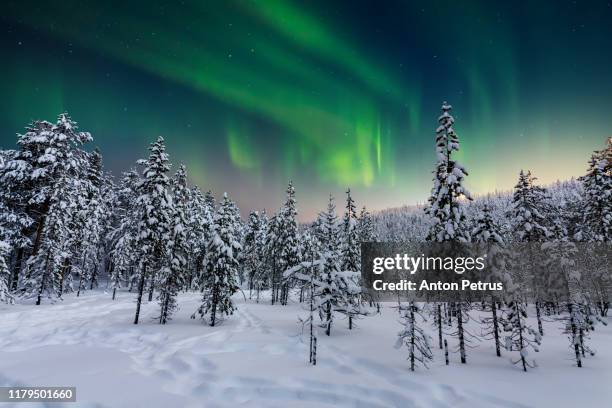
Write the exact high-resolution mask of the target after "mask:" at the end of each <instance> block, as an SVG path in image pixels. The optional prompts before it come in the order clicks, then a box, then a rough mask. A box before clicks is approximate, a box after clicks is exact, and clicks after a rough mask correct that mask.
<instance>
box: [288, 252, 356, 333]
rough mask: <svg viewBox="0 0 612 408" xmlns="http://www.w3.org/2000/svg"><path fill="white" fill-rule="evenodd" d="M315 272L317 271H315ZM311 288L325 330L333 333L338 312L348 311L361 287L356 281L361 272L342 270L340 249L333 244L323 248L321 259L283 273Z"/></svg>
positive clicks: (305, 261)
mask: <svg viewBox="0 0 612 408" xmlns="http://www.w3.org/2000/svg"><path fill="white" fill-rule="evenodd" d="M313 274H314V275H313ZM283 276H284V277H285V279H289V278H291V279H295V280H297V281H300V282H301V284H302V285H305V286H306V287H308V288H310V290H311V291H312V292H311V296H312V297H313V299H314V307H315V308H316V309H317V310H318V314H319V318H320V319H321V320H322V324H321V327H324V328H325V334H326V335H328V336H329V335H331V328H332V324H333V321H334V315H335V313H341V314H344V315H347V310H349V309H350V308H351V307H353V305H352V299H353V298H354V297H355V296H356V294H357V293H359V291H360V290H361V288H360V287H359V286H358V285H357V284H356V283H355V282H356V281H357V277H358V273H357V272H351V271H341V270H340V253H339V251H338V250H333V249H331V248H330V247H329V246H328V248H327V249H322V250H321V251H320V252H319V259H316V260H313V259H309V260H304V261H302V262H301V263H299V264H298V265H296V266H294V267H293V268H291V269H289V270H286V271H285V272H284V273H283Z"/></svg>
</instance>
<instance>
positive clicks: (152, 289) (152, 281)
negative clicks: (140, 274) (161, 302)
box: [149, 273, 155, 302]
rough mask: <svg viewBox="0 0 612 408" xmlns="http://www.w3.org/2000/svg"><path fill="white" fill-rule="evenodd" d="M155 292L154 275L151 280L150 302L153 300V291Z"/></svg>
mask: <svg viewBox="0 0 612 408" xmlns="http://www.w3.org/2000/svg"><path fill="white" fill-rule="evenodd" d="M154 290H155V276H154V274H153V273H152V274H151V278H150V279H149V302H151V301H152V300H153V291H154Z"/></svg>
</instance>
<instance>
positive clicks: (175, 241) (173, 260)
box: [157, 165, 189, 324]
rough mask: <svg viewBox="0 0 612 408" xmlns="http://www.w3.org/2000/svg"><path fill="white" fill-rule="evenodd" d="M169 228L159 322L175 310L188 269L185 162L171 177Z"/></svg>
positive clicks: (161, 281) (162, 276)
mask: <svg viewBox="0 0 612 408" xmlns="http://www.w3.org/2000/svg"><path fill="white" fill-rule="evenodd" d="M172 198H173V206H172V232H171V238H170V241H169V242H168V261H167V262H168V263H167V264H166V265H165V266H164V267H163V268H162V269H161V271H160V276H159V295H158V297H157V299H158V301H159V306H160V314H159V323H160V324H166V323H167V322H168V320H170V318H171V317H172V314H173V313H174V311H175V310H176V307H177V306H176V295H177V294H178V292H179V291H180V290H181V288H182V287H183V285H184V279H185V276H186V272H187V271H186V269H187V252H188V250H189V247H188V244H187V228H188V224H187V219H186V218H187V216H186V214H185V213H186V211H187V205H188V199H189V189H188V187H187V172H186V170H185V166H184V165H181V166H179V168H178V170H177V171H176V174H175V175H174V177H173V179H172Z"/></svg>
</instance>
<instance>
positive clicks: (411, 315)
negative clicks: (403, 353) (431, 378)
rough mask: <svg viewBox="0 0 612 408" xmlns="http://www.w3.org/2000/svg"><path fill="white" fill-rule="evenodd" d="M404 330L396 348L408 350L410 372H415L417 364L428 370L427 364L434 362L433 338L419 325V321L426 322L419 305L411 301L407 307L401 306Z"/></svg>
mask: <svg viewBox="0 0 612 408" xmlns="http://www.w3.org/2000/svg"><path fill="white" fill-rule="evenodd" d="M400 314H401V324H402V326H403V328H402V330H401V331H400V332H399V333H398V334H397V341H396V343H395V348H396V349H399V348H400V347H401V346H402V345H404V346H406V347H407V348H408V360H409V361H410V371H414V369H415V367H416V364H417V363H421V364H422V365H423V366H424V367H425V368H427V363H428V362H430V361H432V360H433V351H432V350H431V336H429V335H428V334H427V333H426V332H425V330H424V329H423V328H422V327H421V326H420V325H419V322H418V319H419V318H420V319H421V320H422V321H426V319H425V317H424V316H423V314H422V313H421V308H420V307H419V306H418V304H417V303H415V302H414V301H411V302H410V303H409V304H408V305H407V306H400Z"/></svg>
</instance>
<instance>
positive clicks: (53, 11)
mask: <svg viewBox="0 0 612 408" xmlns="http://www.w3.org/2000/svg"><path fill="white" fill-rule="evenodd" d="M611 17H612V6H611V5H610V2H607V1H601V2H598V1H589V2H571V1H540V2H503V3H499V4H498V3H495V2H489V1H469V2H451V1H436V2H430V1H418V2H417V1H411V2H396V1H386V2H375V1H369V2H366V1H334V2H330V1H309V2H297V1H276V0H268V1H207V2H204V1H195V0H192V1H182V2H157V1H148V2H131V1H122V2H119V1H105V2H102V1H98V2H94V1H78V2H77V1H46V2H42V1H41V2H28V1H8V2H5V4H4V5H3V13H2V16H0V21H1V22H2V28H1V30H2V36H1V38H0V47H1V50H2V55H3V56H4V58H3V63H2V64H0V90H1V94H2V98H0V106H1V108H0V118H1V122H0V123H1V124H0V126H1V128H0V130H1V133H0V146H1V147H2V148H12V147H14V141H15V133H17V132H21V131H22V129H23V127H24V126H25V125H26V124H27V123H28V122H29V121H30V120H32V119H47V120H53V119H54V118H55V117H56V115H57V114H58V113H60V112H62V111H68V112H69V113H70V114H71V116H72V117H73V118H74V119H75V120H77V121H78V122H79V123H80V125H81V127H82V129H83V130H87V131H90V132H92V134H93V136H94V140H95V145H97V146H99V147H100V148H101V150H102V153H103V155H104V157H105V164H106V166H107V168H109V169H110V170H112V171H113V173H114V174H115V175H118V174H119V173H120V171H122V170H126V169H128V168H129V167H131V166H133V165H134V163H135V161H136V159H138V158H141V157H144V156H145V155H146V146H147V144H148V143H149V142H150V141H153V140H154V139H155V137H156V136H158V135H162V136H164V137H165V138H166V140H167V143H168V150H169V153H170V155H171V159H172V161H173V162H174V163H175V164H178V163H180V162H183V163H185V164H186V165H187V167H188V171H189V173H190V177H191V179H192V181H193V182H194V183H196V184H198V185H199V186H200V187H201V188H203V189H208V188H212V189H213V191H215V192H216V193H217V194H220V193H222V192H223V191H227V192H228V193H229V194H230V195H231V196H233V197H234V198H235V199H236V200H237V201H238V203H239V205H240V206H241V208H243V210H244V211H248V210H250V209H254V208H255V209H257V208H263V207H266V208H267V209H269V210H272V211H273V210H275V209H276V208H277V207H278V206H279V205H280V203H281V201H282V197H283V195H284V189H285V185H286V183H287V181H288V180H289V179H293V180H294V183H295V185H296V190H297V198H298V204H299V210H300V211H301V214H302V218H303V219H308V218H312V215H313V214H314V213H316V212H317V211H318V210H320V209H322V208H324V206H325V204H326V197H327V195H328V194H329V193H330V192H332V193H334V194H335V195H336V196H339V195H341V194H342V192H343V191H344V190H345V189H346V188H347V187H351V189H352V190H353V191H354V193H355V196H356V198H357V200H358V203H359V204H361V203H365V204H367V205H368V207H370V208H373V209H381V208H385V207H393V206H399V205H403V204H413V203H416V202H423V201H424V200H425V199H426V197H427V194H428V192H429V189H430V186H431V170H432V168H433V161H434V159H435V158H434V147H433V141H434V131H435V128H436V125H437V123H436V119H437V116H438V114H439V113H438V112H439V108H440V105H441V103H442V101H444V100H448V101H449V103H451V104H452V105H453V106H454V110H453V114H454V116H455V118H456V121H457V124H456V130H457V132H458V134H459V137H460V140H461V143H462V147H461V152H460V154H459V156H458V157H459V159H460V160H461V161H462V163H463V164H464V165H465V166H466V167H467V169H468V170H469V171H470V175H469V177H468V178H467V186H468V188H470V190H471V191H472V192H474V193H485V192H488V191H493V190H500V189H508V188H511V187H512V185H513V184H514V182H515V178H516V176H517V174H518V171H519V170H520V169H521V168H529V169H532V170H533V172H534V173H535V175H536V176H538V177H539V178H540V181H542V182H552V181H555V180H557V179H567V178H570V177H572V176H579V175H581V174H582V173H583V172H584V170H585V168H586V162H587V160H588V157H589V154H590V152H591V151H592V150H594V149H597V148H600V147H602V146H603V145H604V141H605V138H606V137H607V136H610V135H611V134H612V130H610V125H611V123H610V122H611V121H610V115H609V113H608V110H609V109H610V95H612V74H611V73H612V69H611V68H612V53H610V51H609V49H610V45H609V41H610V39H611V38H612V27H611V26H612V25H611V24H609V22H610V21H612V18H611ZM339 206H341V204H339Z"/></svg>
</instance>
